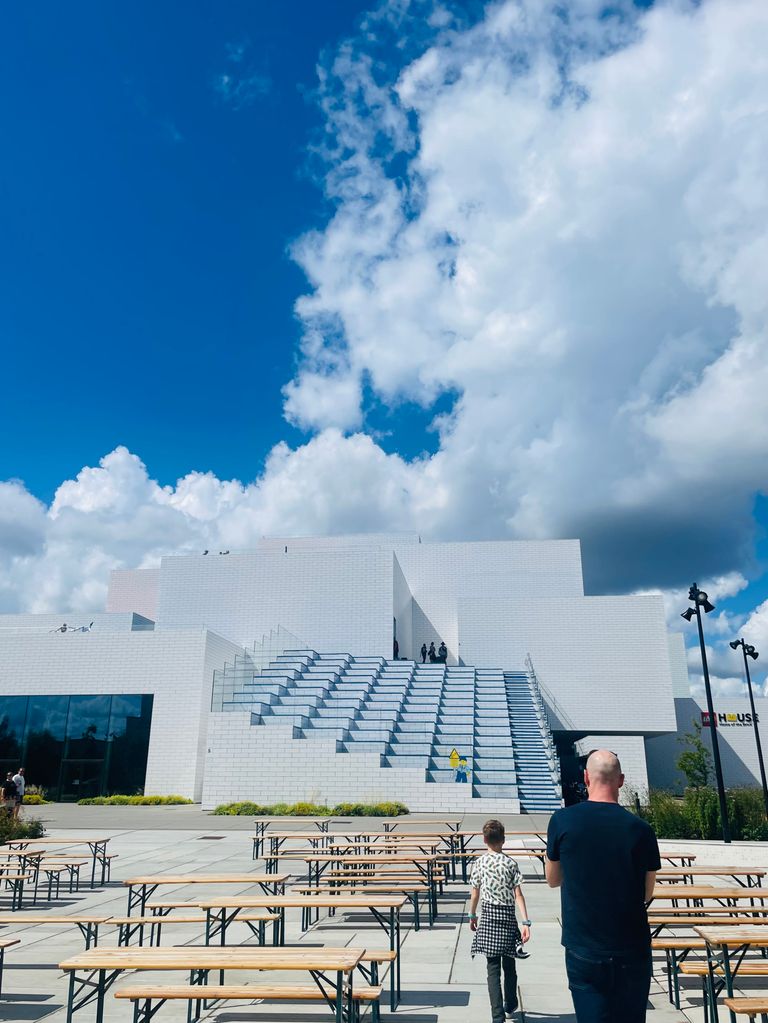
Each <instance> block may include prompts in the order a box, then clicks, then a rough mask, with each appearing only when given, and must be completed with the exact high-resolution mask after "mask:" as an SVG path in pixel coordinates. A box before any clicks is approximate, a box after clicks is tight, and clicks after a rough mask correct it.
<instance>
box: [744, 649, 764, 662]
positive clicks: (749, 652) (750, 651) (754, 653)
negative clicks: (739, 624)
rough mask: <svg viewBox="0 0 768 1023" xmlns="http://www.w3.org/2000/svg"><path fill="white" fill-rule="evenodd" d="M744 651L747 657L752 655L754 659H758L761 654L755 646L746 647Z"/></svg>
mask: <svg viewBox="0 0 768 1023" xmlns="http://www.w3.org/2000/svg"><path fill="white" fill-rule="evenodd" d="M744 653H745V654H746V655H747V657H751V658H752V660H753V661H756V660H757V659H758V657H759V656H760V654H758V652H757V650H755V648H754V647H753V646H747V647H745V648H744Z"/></svg>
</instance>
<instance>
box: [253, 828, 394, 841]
mask: <svg viewBox="0 0 768 1023" xmlns="http://www.w3.org/2000/svg"><path fill="white" fill-rule="evenodd" d="M377 834H379V835H383V834H385V832H384V831H379V832H377ZM331 835H332V836H333V837H334V838H337V837H339V836H340V832H338V831H317V830H315V831H270V832H269V834H268V835H267V836H266V837H267V838H268V839H271V838H306V839H312V841H314V842H317V841H318V840H320V841H323V840H325V839H327V838H329V837H330V836H331ZM258 837H259V838H264V836H263V835H259V836H258Z"/></svg>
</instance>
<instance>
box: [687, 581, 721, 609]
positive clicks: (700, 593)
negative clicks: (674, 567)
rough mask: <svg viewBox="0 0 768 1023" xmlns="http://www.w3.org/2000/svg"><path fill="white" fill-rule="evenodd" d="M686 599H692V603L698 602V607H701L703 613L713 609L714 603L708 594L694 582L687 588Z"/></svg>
mask: <svg viewBox="0 0 768 1023" xmlns="http://www.w3.org/2000/svg"><path fill="white" fill-rule="evenodd" d="M688 599H689V600H692V601H693V602H694V604H698V605H699V607H703V608H704V613H705V614H709V612H710V611H714V610H715V605H714V604H713V603H712V602H711V601H710V599H709V596H708V595H707V594H706V593H705V592H704V590H700V589H699V587H698V586H697V584H696V583H694V584H693V586H691V588H690V589H689V590H688Z"/></svg>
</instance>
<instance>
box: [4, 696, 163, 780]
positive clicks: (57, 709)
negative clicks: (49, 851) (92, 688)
mask: <svg viewBox="0 0 768 1023" xmlns="http://www.w3.org/2000/svg"><path fill="white" fill-rule="evenodd" d="M152 702H153V698H152V696H150V695H142V694H128V695H113V696H101V695H97V694H94V695H91V696H0V770H2V771H11V770H12V771H15V770H16V769H17V768H18V767H20V766H24V767H25V768H26V774H27V782H28V784H31V785H40V786H42V787H43V788H44V789H45V790H46V792H47V794H48V795H49V797H50V798H52V799H63V800H68V799H70V800H74V799H83V798H87V797H90V796H98V795H113V794H127V795H132V794H133V793H135V792H139V791H141V790H143V787H144V777H145V775H146V770H147V753H148V750H149V733H150V728H151V724H152Z"/></svg>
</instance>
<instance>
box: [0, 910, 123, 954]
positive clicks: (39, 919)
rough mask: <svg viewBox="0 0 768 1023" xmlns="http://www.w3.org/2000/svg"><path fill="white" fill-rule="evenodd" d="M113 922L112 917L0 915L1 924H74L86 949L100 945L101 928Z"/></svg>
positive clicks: (32, 914)
mask: <svg viewBox="0 0 768 1023" xmlns="http://www.w3.org/2000/svg"><path fill="white" fill-rule="evenodd" d="M111 920H112V917H111V916H58V915H54V914H51V913H29V914H27V915H25V914H22V913H0V924H2V925H6V924H14V925H18V926H20V927H28V926H31V925H35V924H42V926H44V927H45V926H48V927H50V926H67V925H68V924H74V925H75V926H76V927H77V928H78V929H79V930H80V933H81V934H82V936H83V938H84V939H85V947H86V949H89V948H90V947H91V945H98V943H99V927H100V926H102V925H103V924H107V923H109V922H110V921H111Z"/></svg>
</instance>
